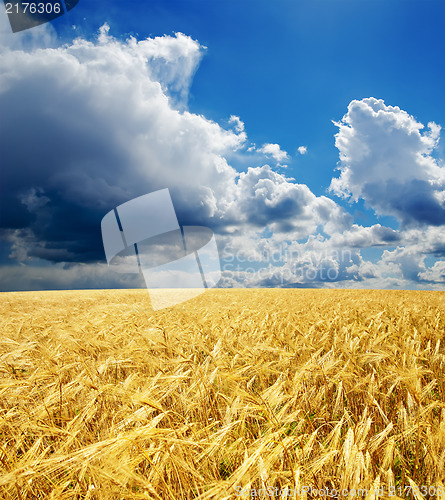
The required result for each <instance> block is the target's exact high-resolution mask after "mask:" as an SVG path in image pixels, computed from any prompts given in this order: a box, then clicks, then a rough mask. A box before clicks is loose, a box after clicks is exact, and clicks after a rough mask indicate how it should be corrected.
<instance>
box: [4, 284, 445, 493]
mask: <svg viewBox="0 0 445 500" xmlns="http://www.w3.org/2000/svg"><path fill="white" fill-rule="evenodd" d="M0 310H1V337H0V344H1V348H0V435H1V437H0V467H1V472H0V498H1V499H19V500H24V499H192V498H200V499H213V498H215V499H235V498H317V497H318V498H322V497H325V498H326V497H328V498H357V497H359V498H367V499H371V498H377V497H382V498H393V499H397V498H398V497H401V498H407V497H409V498H417V499H421V498H442V499H443V498H445V486H444V483H445V377H444V369H445V320H444V317H445V292H413V291H371V290H369V291H367V290H361V291H357V290H278V289H263V290H258V289H257V290H211V291H208V292H207V293H205V294H203V295H201V296H199V297H197V298H195V299H193V300H190V301H188V302H185V303H183V304H180V305H177V306H176V307H173V308H170V309H163V310H160V311H157V312H153V310H152V309H151V307H150V302H149V299H148V296H147V291H146V290H125V291H122V290H121V291H114V290H113V291H111V290H101V291H91V290H90V291H69V292H23V293H3V294H1V295H0Z"/></svg>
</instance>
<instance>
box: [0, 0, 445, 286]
mask: <svg viewBox="0 0 445 500" xmlns="http://www.w3.org/2000/svg"><path fill="white" fill-rule="evenodd" d="M444 14H445V5H444V4H443V2H442V1H441V0H426V1H420V0H417V1H413V0H391V1H380V0H374V1H368V0H339V1H332V0H329V1H321V0H310V1H309V0H301V1H300V0H298V1H296V0H293V1H291V0H278V1H275V2H265V1H253V0H241V1H234V0H208V1H203V0H187V1H185V0H184V1H169V0H164V1H160V0H152V1H147V2H142V1H126V2H124V1H113V0H111V1H108V2H106V3H105V2H100V1H89V2H87V1H85V0H81V1H80V2H79V4H78V5H77V6H76V7H75V8H74V9H73V10H72V11H71V12H69V13H68V14H67V15H65V16H63V17H61V18H59V19H57V20H55V21H53V22H52V23H50V24H48V25H44V26H41V27H38V28H33V29H32V30H29V31H28V32H23V33H20V34H12V33H11V32H10V31H8V28H9V27H8V25H7V24H6V15H5V14H4V13H1V15H2V17H3V21H2V24H1V25H0V27H1V31H0V34H1V39H2V43H3V49H2V52H1V53H0V61H1V62H2V66H3V67H2V68H1V69H2V71H3V75H4V76H3V82H0V112H1V117H2V118H1V120H2V121H3V122H4V126H3V128H2V132H3V141H2V144H0V146H1V147H2V150H5V149H6V150H8V152H7V154H6V155H5V161H4V162H2V163H3V164H2V167H1V168H2V169H3V171H4V175H3V181H2V187H1V189H2V190H3V192H4V194H3V195H2V198H3V202H2V207H1V208H2V215H1V217H2V218H3V224H2V227H3V231H2V233H1V234H2V248H1V253H0V258H1V273H2V274H0V289H2V290H12V289H36V288H90V287H99V288H100V287H109V286H116V287H118V286H139V285H141V282H140V280H139V281H137V279H136V278H135V279H133V280H132V279H130V278H123V277H122V276H119V277H116V275H115V274H114V273H113V272H112V271H110V270H108V268H107V267H106V265H104V259H103V249H102V248H101V241H100V218H101V216H103V215H105V213H106V211H107V210H108V209H111V208H113V204H114V206H116V204H119V203H122V202H124V201H127V200H128V199H130V198H131V197H135V196H137V195H140V194H144V193H145V192H150V191H153V190H155V189H158V188H162V187H168V188H169V189H170V190H171V192H172V196H173V200H174V202H175V206H176V207H177V209H178V217H179V218H180V219H181V218H182V221H183V222H188V223H190V222H193V223H200V224H203V225H206V226H209V227H212V229H213V230H214V231H215V233H216V235H217V239H218V244H219V248H220V249H222V250H223V251H222V254H223V255H226V256H228V255H229V254H230V252H232V253H233V254H235V259H234V260H232V259H230V258H229V259H228V260H229V261H230V262H231V263H233V262H234V261H235V262H238V261H239V262H244V261H245V259H244V257H245V256H246V255H248V254H252V255H251V259H250V261H251V262H252V265H251V266H250V271H249V270H246V269H243V266H241V267H240V268H239V272H237V273H236V274H234V273H233V266H232V267H230V266H227V267H226V268H225V269H226V271H227V273H225V274H224V272H223V280H222V282H221V286H320V287H323V286H329V287H332V286H338V287H376V288H427V289H440V290H443V289H444V279H445V263H444V260H443V257H444V255H445V238H444V231H443V229H444V225H445V217H444V212H445V194H444V193H445V173H444V171H445V167H444V157H445V154H444V147H443V132H441V130H440V127H441V126H443V125H444V124H445V101H444V99H443V88H445V81H444V80H445V78H444V77H445V67H444V65H443V60H444V55H445V54H444V52H445V31H444V30H443V19H444ZM105 23H106V28H102V41H99V40H98V31H99V29H100V28H101V27H103V26H104V25H105ZM177 33H181V34H182V35H176V34H177ZM130 36H131V37H134V40H135V42H134V43H136V45H137V47H138V48H137V49H135V50H133V49H131V48H130V45H129V44H127V42H126V40H127V39H128V37H130ZM76 38H79V39H80V40H81V44H82V43H83V44H84V47H83V49H81V50H79V49H76V48H75V47H76V45H75V43H76V42H74V40H75V39H76ZM147 39H148V40H151V42H150V43H151V45H149V46H148V45H147V46H143V45H142V44H141V42H143V41H144V40H147ZM77 43H78V42H77ZM88 44H89V45H88ZM51 48H52V49H51ZM23 49H24V52H20V51H23ZM39 49H40V52H38V53H36V52H33V51H36V50H37V51H38V50H39ZM51 50H52V52H51ZM54 51H55V52H54ZM19 52H20V54H21V55H20V56H18V54H19ZM26 54H27V55H28V56H29V57H27V56H26ZM33 54H34V56H33ZM147 54H148V56H147ZM14 55H15V56H17V57H15V58H14V57H13V56H14ZM139 56H143V57H145V58H146V61H147V68H145V69H144V70H143V71H142V70H141V68H140V67H139V66H138V64H139V62H138V57H139ZM32 58H33V59H32ZM74 59H76V61H77V62H76V63H74V62H73V61H74ZM38 61H39V64H38ZM92 61H95V63H92ZM116 61H122V64H121V65H119V64H118V63H116V64H115V62H116ZM70 64H71V66H70ZM95 65H96V66H95ZM97 67H101V68H103V69H102V70H101V71H102V74H101V75H99V74H96V71H97V70H96V69H92V68H97ZM45 68H46V72H45ZM133 74H134V75H135V76H134V82H133V83H134V84H133V85H130V84H128V85H124V84H122V86H121V87H119V84H118V83H116V84H115V85H114V83H113V82H119V81H120V79H121V78H122V79H123V80H125V79H129V80H130V79H131V78H130V76H129V75H133ZM70 78H71V80H70ZM62 80H63V81H62ZM70 81H71V82H72V88H71V89H68V88H67V87H66V85H68V86H69V85H70V84H69V83H68V82H70ZM149 84H150V85H151V84H153V85H152V86H151V87H150V89H152V90H150V92H154V94H153V95H152V97H150V99H148V98H147V99H146V97H145V96H146V95H148V94H147V92H148V91H147V90H146V92H145V94H144V93H143V94H141V96H142V97H140V96H139V94H138V89H140V88H142V87H143V88H145V87H144V86H146V89H148V87H149V86H150V85H149ZM154 84H158V85H160V88H161V90H160V91H159V92H160V93H159V92H158V94H159V95H158V94H156V92H157V91H155V90H154V89H155V85H154ZM13 85H14V89H15V90H13ZM64 85H65V87H64ZM17 89H21V90H22V92H26V94H27V96H28V98H27V99H24V100H21V99H20V94H19V93H18V90H17ZM158 90H159V89H158ZM49 92H51V95H48V93H49ZM122 92H124V93H125V94H126V97H125V98H124V97H122ZM133 94H134V95H133ZM150 95H151V94H150ZM155 95H156V96H157V97H154V96H155ZM107 96H108V97H107ZM138 96H139V97H138ZM121 98H122V102H120V100H121ZM138 98H140V99H142V100H141V106H138V105H137V99H138ZM164 98H165V99H168V104H165V103H164V104H162V106H164V107H163V108H162V112H161V111H159V110H160V109H161V108H160V107H159V106H161V103H163V102H164V101H163V99H164ZM31 99H32V100H31ZM107 99H108V101H107ZM126 99H128V101H126ZM157 99H158V100H157ZM54 102H60V105H59V107H53V106H55V105H54ZM37 103H38V104H37ZM132 104H134V108H132ZM165 106H166V107H165ZM56 109H57V110H59V111H56ZM140 109H142V111H140ZM144 110H145V111H144ZM156 110H158V111H159V113H158V114H156V112H155V111H156ZM58 112H60V114H58ZM144 112H145V115H144ZM163 113H165V121H164V120H161V121H159V123H158V120H160V118H159V117H160V116H164V114H163ZM231 117H232V119H231ZM233 117H237V118H233ZM343 117H345V121H344V122H343V125H341V126H340V127H339V126H338V125H339V124H340V122H341V120H342V118H343ZM173 119H174V120H176V119H177V122H175V126H174V127H173V126H172V128H168V125H167V124H168V123H170V124H171V123H172V120H173ZM6 122H7V125H6ZM75 122H76V123H77V124H78V123H85V126H84V127H82V126H80V125H79V126H78V125H76V124H75ZM333 122H336V123H337V125H336V124H335V123H333ZM429 123H433V125H431V126H430V127H429V128H428V124H429ZM29 124H33V129H32V130H29V131H28V127H30V125H29ZM111 124H113V125H111ZM422 125H423V126H424V127H423V128H421V126H422ZM138 127H139V128H138ZM30 128H31V127H30ZM100 130H103V131H104V135H105V133H108V134H109V137H110V141H111V144H109V145H107V139H106V137H103V136H101V134H100V133H99V131H100ZM159 130H161V131H162V132H161V133H160V134H159V137H158V139H156V138H153V137H154V135H157V131H159ZM14 131H15V134H14ZM51 131H53V133H52V132H51ZM125 131H128V134H129V135H128V137H130V136H131V137H132V139H131V141H133V139H134V138H137V140H136V139H134V142H132V143H131V141H130V140H128V139H127V146H125V145H123V143H124V142H125V138H126V137H127V135H126V132H125ZM17 134H24V137H25V139H26V138H28V140H29V141H30V142H32V143H33V144H34V149H33V153H32V154H31V152H30V153H29V157H28V156H27V154H26V152H23V151H19V149H21V148H20V146H19V145H18V143H16V144H14V140H11V139H10V140H7V139H8V137H17ZM178 136H181V137H183V136H184V137H185V138H184V139H183V140H182V139H181V141H180V143H178V144H176V141H175V137H178ZM144 137H146V138H149V139H147V140H146V141H145V142H143V138H144ZM70 138H71V139H73V140H74V143H75V145H76V146H75V149H76V151H74V150H73V149H72V148H74V145H73V144H72V143H71V142H70V140H69V139H70ZM54 140H55V144H56V145H54ZM172 141H173V142H174V143H175V144H176V145H175V146H174V148H173V152H172V149H171V146H170V145H171V144H172ZM37 145H39V146H37ZM45 145H46V146H47V147H49V148H51V149H53V152H54V154H53V155H52V156H51V157H48V154H47V153H45V152H42V151H41V148H43V149H44V146H45ZM108 146H109V147H108ZM301 147H304V148H305V149H306V150H307V151H306V152H305V150H303V149H300V151H299V149H298V148H301ZM104 148H106V149H107V150H106V151H105V149H104ZM139 148H140V149H139ZM31 149H32V148H31ZM36 151H37V152H36ZM302 152H303V153H304V154H301V153H302ZM138 155H141V157H139V156H138ZM142 155H145V156H143V158H142ZM144 162H145V163H146V167H144V166H143V164H144ZM163 162H164V163H163ZM30 164H32V172H31V171H29V170H28V169H30V168H31V167H30V166H29V165H30ZM62 164H63V165H62ZM119 165H121V166H122V165H129V166H128V169H127V170H125V176H124V177H125V180H123V174H124V173H123V171H122V170H119V169H122V168H123V167H119ZM164 165H166V166H164ZM221 165H222V166H221ZM266 165H267V167H266ZM337 166H339V167H341V169H342V170H341V171H342V174H341V177H340V171H339V170H335V169H336V167H337ZM107 168H108V174H107ZM144 168H147V171H146V172H144V173H143V174H142V173H141V171H142V170H143V169H144ZM249 169H250V170H249ZM30 172H31V174H30ZM14 173H16V174H17V175H15V174H14ZM28 174H30V175H28ZM178 177H179V178H182V179H184V181H183V182H182V185H181V186H180V185H179V184H178V182H176V181H177V179H178ZM335 178H337V179H339V180H337V181H335V180H334V181H333V179H335ZM192 180H193V182H192ZM192 184H193V186H192ZM68 186H69V187H68ZM101 186H102V187H101ZM103 186H107V188H106V189H105V188H104V187H103ZM227 192H230V193H231V195H230V196H228V195H227ZM93 193H96V195H95V197H96V201H95V203H93V202H92V199H93V197H94V194H93ZM198 198H200V199H201V204H196V203H194V201H193V202H189V200H197V199H198ZM354 200H355V201H354ZM74 213H76V215H74ZM62 219H63V220H64V221H65V222H63V223H62ZM98 224H99V226H98ZM62 226H67V227H68V228H67V229H66V235H64V231H61V227H62ZM69 228H71V231H70V230H69ZM229 249H230V251H229ZM277 250H279V252H280V253H281V254H284V255H285V256H287V257H284V259H283V260H282V261H280V262H279V263H277V262H272V265H273V269H272V271H269V274H267V272H265V273H259V272H258V270H259V269H264V268H266V267H268V266H269V269H270V265H271V262H270V259H269V260H268V259H267V258H266V259H264V255H265V254H268V255H270V253H271V252H273V251H277ZM342 252H343V254H342ZM261 254H262V255H263V258H261V257H260V256H261ZM289 255H291V257H289ZM244 267H245V266H244ZM223 269H224V267H223ZM329 269H331V270H332V272H331V274H330V276H331V277H332V279H326V278H325V277H323V276H325V275H326V272H325V271H327V270H329ZM252 270H255V272H252ZM323 273H324V274H323ZM2 276H3V278H2ZM141 286H142V285H141Z"/></svg>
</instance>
